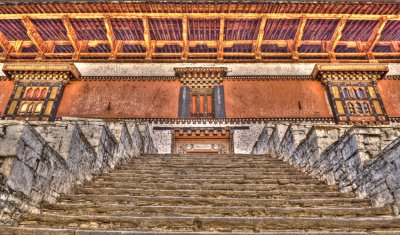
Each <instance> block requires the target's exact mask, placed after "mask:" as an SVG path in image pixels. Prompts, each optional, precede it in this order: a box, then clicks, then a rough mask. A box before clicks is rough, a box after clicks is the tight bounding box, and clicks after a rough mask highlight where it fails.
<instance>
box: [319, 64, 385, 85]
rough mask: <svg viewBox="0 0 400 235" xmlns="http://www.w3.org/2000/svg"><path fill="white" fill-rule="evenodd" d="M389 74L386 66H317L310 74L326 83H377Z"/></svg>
mask: <svg viewBox="0 0 400 235" xmlns="http://www.w3.org/2000/svg"><path fill="white" fill-rule="evenodd" d="M388 72H389V66H388V65H387V64H317V65H315V67H314V70H313V72H312V77H313V78H314V79H319V80H321V81H322V82H323V83H326V82H335V81H338V82H342V81H377V80H380V79H382V78H384V77H385V76H386V74H387V73H388Z"/></svg>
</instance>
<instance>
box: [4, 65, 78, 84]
mask: <svg viewBox="0 0 400 235" xmlns="http://www.w3.org/2000/svg"><path fill="white" fill-rule="evenodd" d="M3 72H4V73H5V74H6V76H7V78H8V79H11V80H15V81H29V82H32V81H45V82H48V81H51V80H54V81H62V82H64V83H67V82H68V81H69V80H70V79H79V78H80V73H79V71H78V69H77V68H76V67H75V65H74V64H69V63H68V64H61V63H59V64H57V63H6V64H4V66H3Z"/></svg>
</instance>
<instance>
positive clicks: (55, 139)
mask: <svg viewBox="0 0 400 235" xmlns="http://www.w3.org/2000/svg"><path fill="white" fill-rule="evenodd" d="M142 153H144V154H146V153H157V149H156V148H155V147H154V144H153V141H152V139H151V136H150V133H149V128H148V125H147V124H136V123H128V124H127V123H125V122H118V123H110V124H108V123H106V122H104V121H99V120H78V119H77V120H73V119H72V120H66V121H59V122H53V123H47V122H31V123H28V122H26V123H24V122H18V121H1V122H0V159H1V160H2V161H1V162H2V165H1V168H0V223H6V224H13V223H14V222H15V221H16V219H17V218H18V217H19V215H20V214H21V213H22V212H31V213H38V212H39V211H40V205H41V203H54V202H55V201H56V199H57V198H58V197H59V195H60V194H63V193H68V192H69V191H70V190H71V189H72V188H73V187H75V186H77V185H80V184H82V183H84V182H85V181H88V180H91V178H92V177H93V176H96V175H98V174H100V173H102V172H106V171H108V170H109V169H113V168H114V167H115V166H117V165H119V164H121V163H124V162H126V161H128V160H129V159H131V158H133V157H135V156H138V155H139V154H142Z"/></svg>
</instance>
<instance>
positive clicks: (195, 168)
mask: <svg viewBox="0 0 400 235" xmlns="http://www.w3.org/2000/svg"><path fill="white" fill-rule="evenodd" d="M137 169H146V170H167V171H168V170H181V169H184V170H187V171H204V172H209V171H221V170H223V171H232V170H233V171H242V172H243V171H248V170H251V171H252V172H272V171H279V172H286V171H287V172H301V171H300V170H298V169H295V168H293V167H290V166H287V165H286V166H277V165H272V166H268V167H263V166H258V165H254V167H243V166H241V165H239V164H237V165H226V166H224V165H220V166H215V165H194V164H193V165H172V164H170V165H165V166H163V165H158V166H152V165H139V164H138V165H134V166H133V167H126V166H124V167H120V168H117V170H122V171H123V170H137Z"/></svg>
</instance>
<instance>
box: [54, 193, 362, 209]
mask: <svg viewBox="0 0 400 235" xmlns="http://www.w3.org/2000/svg"><path fill="white" fill-rule="evenodd" d="M70 202H75V203H76V202H81V203H88V204H99V203H102V204H105V203H106V204H110V203H120V204H134V205H141V206H150V205H152V206H155V205H171V206H173V205H210V206H283V207H284V206H286V207H290V206H305V207H313V206H332V205H335V206H343V205H353V206H365V207H368V206H369V201H368V200H364V199H355V198H299V199H287V198H284V199H282V198H274V199H261V198H204V197H171V196H155V197H148V196H130V195H107V194H97V195H65V196H63V197H62V199H61V201H60V203H62V204H68V203H70Z"/></svg>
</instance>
